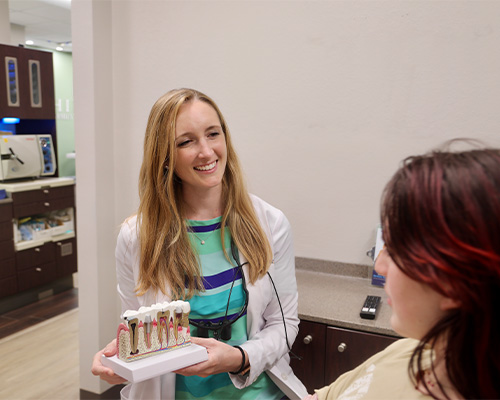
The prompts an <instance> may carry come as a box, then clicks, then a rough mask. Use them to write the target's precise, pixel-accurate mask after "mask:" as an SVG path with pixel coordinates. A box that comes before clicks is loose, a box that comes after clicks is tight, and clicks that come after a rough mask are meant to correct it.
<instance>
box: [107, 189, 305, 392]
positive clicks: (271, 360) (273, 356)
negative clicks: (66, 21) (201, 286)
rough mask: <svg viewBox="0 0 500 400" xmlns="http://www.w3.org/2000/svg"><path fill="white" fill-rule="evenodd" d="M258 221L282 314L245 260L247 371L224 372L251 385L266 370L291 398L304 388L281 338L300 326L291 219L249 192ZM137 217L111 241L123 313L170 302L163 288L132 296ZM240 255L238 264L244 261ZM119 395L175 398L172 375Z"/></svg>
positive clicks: (131, 386) (290, 335)
mask: <svg viewBox="0 0 500 400" xmlns="http://www.w3.org/2000/svg"><path fill="white" fill-rule="evenodd" d="M251 199H252V202H253V205H254V208H255V211H256V213H257V216H258V218H259V220H260V222H261V225H262V227H263V229H264V231H265V233H266V235H267V237H268V238H269V242H270V244H271V248H272V251H273V264H272V265H271V266H270V269H269V274H270V275H271V277H272V280H273V281H274V284H275V285H276V289H277V291H278V294H279V300H280V302H281V306H282V308H283V315H282V313H281V311H280V306H279V303H278V299H277V297H276V293H275V291H274V288H273V285H272V283H271V279H270V278H269V276H268V275H266V276H264V277H263V278H260V279H259V280H257V281H256V282H255V284H254V285H252V284H250V283H249V277H248V265H245V266H244V267H243V271H244V273H245V278H246V281H247V289H248V298H249V300H248V309H247V335H248V340H247V341H246V342H245V343H243V344H242V345H241V347H242V348H244V349H245V350H246V352H247V353H248V357H249V359H250V365H251V369H250V373H249V374H248V375H246V376H244V377H243V376H240V375H232V374H229V376H230V378H231V380H232V382H233V384H234V385H235V387H237V388H243V387H246V386H248V385H251V384H252V383H253V382H254V381H255V380H256V379H257V378H258V376H259V375H260V374H261V373H262V372H266V373H267V374H268V375H269V377H270V378H271V379H272V380H273V381H274V383H275V384H276V385H277V386H278V387H279V388H280V389H281V390H282V391H283V393H285V394H286V395H287V396H288V397H289V398H290V399H292V400H294V399H302V398H303V397H304V396H306V395H307V390H306V388H305V387H304V385H303V384H302V382H300V380H299V379H298V378H297V377H296V376H295V375H294V374H293V371H292V369H291V367H290V365H289V363H290V358H289V355H288V347H287V344H286V341H285V327H284V323H283V320H284V321H285V323H286V333H287V335H288V343H289V344H290V347H291V346H292V344H293V342H294V340H295V338H296V336H297V333H298V326H299V318H298V311H297V307H298V293H297V283H296V280H295V257H294V251H293V240H292V234H291V228H290V223H289V222H288V220H287V219H286V217H285V215H284V214H283V213H282V212H281V211H280V210H278V209H276V208H274V207H273V206H271V205H269V204H268V203H266V202H265V201H263V200H261V199H260V198H258V197H256V196H251ZM136 221H137V220H136V217H134V218H131V219H129V220H128V221H126V222H125V223H124V224H123V225H122V228H121V230H120V234H119V235H118V241H117V245H116V253H115V254H116V271H117V280H118V293H119V295H120V298H121V302H122V312H123V311H125V310H127V309H132V310H137V309H138V308H139V307H141V306H150V305H151V304H154V303H158V302H164V301H170V299H169V298H168V297H167V296H165V295H163V294H162V293H159V294H156V295H155V294H153V293H151V292H147V293H146V294H145V295H144V296H141V297H137V296H135V294H134V288H135V287H136V285H137V282H138V276H139V262H138V260H139V258H138V255H139V245H138V239H137V233H136ZM244 262H245V260H244V259H243V257H240V263H244ZM121 397H122V399H134V400H136V399H162V400H171V399H174V398H175V374H173V373H171V374H166V375H163V376H160V377H156V378H153V379H148V380H146V381H143V382H138V383H134V384H129V385H127V386H126V387H125V388H124V389H122V392H121Z"/></svg>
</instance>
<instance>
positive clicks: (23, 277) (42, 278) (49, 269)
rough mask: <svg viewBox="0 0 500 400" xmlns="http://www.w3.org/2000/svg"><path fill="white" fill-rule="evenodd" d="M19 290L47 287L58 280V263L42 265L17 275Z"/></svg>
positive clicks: (19, 272)
mask: <svg viewBox="0 0 500 400" xmlns="http://www.w3.org/2000/svg"><path fill="white" fill-rule="evenodd" d="M17 277H18V283H19V290H28V289H31V288H34V287H37V286H41V285H45V284H46V283H49V282H51V281H53V280H55V279H56V278H57V272H56V263H55V262H52V263H48V264H40V265H38V266H36V267H33V268H29V269H24V270H22V271H18V273H17Z"/></svg>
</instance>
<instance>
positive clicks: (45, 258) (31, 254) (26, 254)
mask: <svg viewBox="0 0 500 400" xmlns="http://www.w3.org/2000/svg"><path fill="white" fill-rule="evenodd" d="M53 261H55V260H54V243H52V242H47V243H45V244H43V245H42V246H37V247H33V248H31V249H27V250H21V251H18V252H16V263H17V269H18V271H20V270H24V269H27V268H31V267H36V266H38V265H40V264H44V263H49V262H53Z"/></svg>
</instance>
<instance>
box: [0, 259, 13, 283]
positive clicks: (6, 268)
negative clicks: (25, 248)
mask: <svg viewBox="0 0 500 400" xmlns="http://www.w3.org/2000/svg"><path fill="white" fill-rule="evenodd" d="M10 276H14V277H15V276H16V260H15V259H14V258H8V259H6V260H1V261H0V279H3V278H8V277H10Z"/></svg>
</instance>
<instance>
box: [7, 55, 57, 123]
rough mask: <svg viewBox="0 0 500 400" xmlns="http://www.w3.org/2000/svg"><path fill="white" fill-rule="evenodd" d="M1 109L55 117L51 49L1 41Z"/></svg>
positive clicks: (26, 116)
mask: <svg viewBox="0 0 500 400" xmlns="http://www.w3.org/2000/svg"><path fill="white" fill-rule="evenodd" d="M0 113H1V114H2V115H3V116H9V117H18V118H21V119H55V115H56V113H55V96H54V67H53V61H52V53H50V52H46V51H40V50H33V49H24V48H22V47H15V46H7V45H0Z"/></svg>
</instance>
